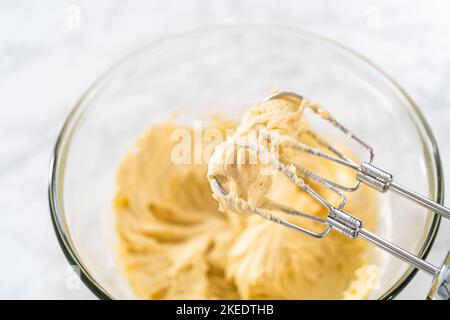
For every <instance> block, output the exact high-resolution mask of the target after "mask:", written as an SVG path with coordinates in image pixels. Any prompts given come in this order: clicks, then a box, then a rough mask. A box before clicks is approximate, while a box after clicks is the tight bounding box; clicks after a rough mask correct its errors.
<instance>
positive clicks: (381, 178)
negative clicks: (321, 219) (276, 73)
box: [263, 92, 450, 219]
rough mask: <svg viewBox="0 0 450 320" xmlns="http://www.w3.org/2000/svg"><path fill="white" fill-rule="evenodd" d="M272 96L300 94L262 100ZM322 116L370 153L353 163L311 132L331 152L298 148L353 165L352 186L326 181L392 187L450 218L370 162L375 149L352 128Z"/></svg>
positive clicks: (301, 99) (449, 210)
mask: <svg viewBox="0 0 450 320" xmlns="http://www.w3.org/2000/svg"><path fill="white" fill-rule="evenodd" d="M272 99H287V100H290V101H294V102H296V103H299V104H301V103H303V102H304V100H305V99H304V97H302V96H301V95H298V94H296V93H294V92H277V93H274V94H272V95H269V96H268V97H266V98H265V99H264V100H263V101H268V100H272ZM313 111H315V112H316V113H319V114H320V112H318V111H317V110H313ZM321 118H322V119H324V120H325V121H328V122H329V123H331V124H332V125H333V126H334V127H335V128H337V129H339V130H340V131H342V132H343V133H344V134H345V135H346V136H347V137H349V138H350V139H353V140H354V141H356V142H357V143H358V144H359V145H361V146H362V147H364V148H365V149H366V150H367V151H368V152H369V154H370V157H369V160H368V161H365V162H363V163H361V164H358V163H355V162H354V161H352V160H351V159H349V158H347V157H345V156H344V155H343V154H342V153H341V152H339V151H338V150H337V149H336V148H335V147H333V146H332V145H331V144H329V143H328V142H326V141H324V140H323V139H322V138H319V137H318V136H316V135H315V134H314V135H313V137H314V138H315V139H316V140H317V141H318V142H319V144H320V145H321V146H323V147H325V148H327V149H328V150H329V151H330V152H331V153H332V154H330V153H326V152H323V151H321V150H319V149H316V148H312V147H307V146H303V147H302V148H301V150H302V151H305V152H308V153H310V154H313V155H315V156H319V157H322V158H325V159H327V160H330V161H334V162H336V163H339V164H341V165H344V166H346V167H348V168H351V169H354V170H356V171H357V175H356V179H357V183H356V184H355V185H354V186H352V187H345V186H342V185H340V184H337V183H333V182H330V181H329V182H330V183H331V184H332V185H334V186H335V187H336V188H338V189H341V190H343V191H346V192H353V191H356V190H357V189H358V188H359V186H360V183H361V182H362V183H364V184H366V185H368V186H370V187H372V188H374V189H376V190H377V191H380V192H387V191H388V190H392V191H394V192H395V193H397V194H399V195H401V196H403V197H404V198H406V199H409V200H412V201H414V202H415V203H417V204H419V205H421V206H422V207H424V208H426V209H429V210H431V211H433V212H435V213H437V214H439V215H441V216H442V217H444V218H447V219H450V208H447V207H445V206H443V205H441V204H439V203H437V202H435V201H432V200H430V199H429V198H427V197H425V196H423V195H420V194H418V193H417V192H414V191H412V190H410V189H409V188H406V187H404V186H401V185H399V184H397V183H396V182H394V177H393V175H392V174H391V173H389V172H386V171H384V170H382V169H380V168H377V167H376V166H374V165H373V164H372V161H373V158H374V156H375V152H374V150H373V149H372V147H370V146H369V145H368V144H367V143H365V142H364V141H362V140H361V139H360V138H358V137H357V136H355V134H354V133H353V132H351V131H350V130H348V129H347V128H346V127H345V126H344V125H342V124H341V123H339V122H338V121H337V120H336V119H335V118H333V117H332V116H331V115H330V114H328V113H327V115H326V116H325V117H324V116H321Z"/></svg>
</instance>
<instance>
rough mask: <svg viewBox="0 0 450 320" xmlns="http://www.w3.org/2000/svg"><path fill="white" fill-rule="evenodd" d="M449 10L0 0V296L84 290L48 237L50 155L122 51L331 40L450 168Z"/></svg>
mask: <svg viewBox="0 0 450 320" xmlns="http://www.w3.org/2000/svg"><path fill="white" fill-rule="evenodd" d="M449 14H450V2H448V1H429V0H428V1H370V2H366V1H356V0H352V1H323V2H321V1H308V2H306V1H305V2H303V1H280V0H278V1H261V0H253V1H245V0H243V1H238V0H234V1H231V0H228V1H227V0H217V1H214V0H203V1H200V0H199V1H186V0H179V1H168V0H159V1H99V0H96V1H71V2H67V1H61V0H55V1H43V0H41V1H19V0H0V262H1V263H0V298H12V299H23V298H56V299H77V298H94V296H93V295H92V294H91V293H90V292H89V290H88V289H87V288H86V287H84V286H83V285H80V284H79V283H78V281H77V279H76V278H74V277H73V274H72V273H71V272H70V269H68V263H67V262H66V260H65V258H64V256H63V254H62V251H61V249H60V248H59V245H58V243H57V241H56V237H55V235H54V232H53V229H52V226H51V222H50V215H49V210H48V202H47V173H48V164H49V158H50V153H51V150H52V147H53V144H54V142H55V139H56V137H57V134H58V131H59V129H60V127H61V125H62V123H63V121H64V119H65V117H66V115H67V114H68V112H69V110H70V109H71V107H72V106H73V105H74V103H75V102H76V100H77V98H78V97H80V95H81V94H82V93H83V91H84V90H85V89H86V88H87V86H88V85H89V84H91V83H92V82H93V81H94V80H95V78H96V77H97V76H98V75H99V74H100V73H102V72H103V71H105V70H106V69H107V68H108V67H109V66H110V65H111V64H113V63H114V62H115V61H117V60H118V59H119V58H121V57H122V56H123V55H125V54H126V53H128V52H130V51H132V50H133V49H136V48H138V47H141V46H142V45H144V44H146V43H148V42H150V41H152V40H153V39H155V38H158V37H161V36H164V35H166V34H169V33H174V32H178V31H184V30H188V29H192V28H195V27H200V26H207V25H218V24H220V25H223V24H239V23H247V24H248V23H258V24H260V23H275V24H284V25H291V26H297V27H301V28H304V29H307V30H310V31H314V32H317V33H320V34H322V35H325V36H328V37H331V38H334V39H335V40H337V41H339V42H342V43H344V44H346V45H348V46H350V47H351V48H353V49H355V50H357V51H359V52H360V53H362V54H363V55H365V56H366V57H368V58H369V59H371V60H372V61H374V62H375V63H376V64H378V65H379V66H380V67H381V68H383V69H384V70H385V71H387V72H388V74H390V75H391V76H392V77H393V78H394V79H396V80H397V81H398V82H399V83H400V84H401V85H402V86H403V87H404V88H405V89H406V91H407V92H408V93H409V94H410V95H411V96H412V98H413V99H414V100H415V101H416V102H417V103H418V105H419V106H420V107H421V108H422V110H423V112H424V114H425V116H426V118H427V120H428V121H429V124H430V125H431V127H432V128H433V131H434V134H435V136H436V139H437V141H438V143H439V145H440V151H441V157H442V160H443V163H444V170H445V172H446V173H447V174H449V175H450V142H449V140H448V139H449V137H450V90H449V89H450V19H449V18H448V17H449ZM449 179H450V178H448V180H449ZM447 186H449V184H447ZM449 189H450V187H447V190H449ZM446 195H447V198H449V191H447V193H446ZM447 203H450V202H448V201H447ZM449 244H450V224H449V223H448V222H445V223H443V224H442V227H441V230H440V232H439V235H438V239H437V241H436V244H435V246H434V249H433V250H432V252H431V254H430V256H429V260H430V261H431V262H433V263H435V264H439V263H440V261H441V259H442V258H443V256H444V254H445V252H446V250H447V249H448V247H449ZM429 283H430V278H429V277H428V276H427V275H425V274H421V275H419V276H417V277H416V278H415V279H414V280H413V282H412V283H411V284H410V285H409V286H408V288H407V289H406V290H405V291H404V292H403V293H402V294H401V296H400V297H401V298H417V299H421V298H423V297H424V296H425V294H426V292H427V291H428V286H429Z"/></svg>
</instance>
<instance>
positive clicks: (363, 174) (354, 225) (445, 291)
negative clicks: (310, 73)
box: [211, 92, 450, 300]
mask: <svg viewBox="0 0 450 320" xmlns="http://www.w3.org/2000/svg"><path fill="white" fill-rule="evenodd" d="M272 99H286V100H289V101H291V102H294V103H298V104H300V103H302V102H303V100H304V98H303V97H302V96H300V95H298V94H296V93H293V92H278V93H275V94H272V95H270V96H268V97H266V98H265V99H264V100H263V101H268V100H272ZM305 105H306V106H307V107H309V108H310V109H311V110H312V111H313V112H314V113H316V114H318V115H319V116H320V118H322V119H324V120H326V121H328V122H330V123H331V124H332V125H333V126H334V127H335V128H337V129H339V130H340V131H341V132H343V133H344V134H345V135H346V136H347V137H349V138H350V139H352V140H353V141H355V142H356V143H358V144H359V145H361V146H362V147H363V148H364V149H365V150H367V151H368V153H369V159H368V160H367V161H365V162H362V163H355V162H354V161H352V160H351V159H349V158H348V157H346V156H345V155H344V154H343V153H342V152H340V151H339V150H337V149H336V148H335V147H333V146H332V145H331V144H330V143H328V142H327V141H325V140H324V139H323V138H321V137H319V136H317V135H316V134H315V133H313V132H311V131H308V132H306V133H307V134H308V135H309V136H310V137H311V138H313V139H314V140H315V141H316V142H317V143H318V144H319V145H320V146H322V147H323V148H325V149H326V150H328V151H329V152H324V151H322V150H321V149H318V148H314V147H311V146H308V145H306V144H304V143H302V142H299V141H297V140H296V139H293V138H292V137H289V136H285V135H279V136H277V138H282V139H278V141H280V142H279V143H280V146H282V147H285V148H291V149H293V150H298V151H301V152H307V153H309V154H312V155H314V156H318V157H321V158H324V159H327V160H330V161H333V162H335V163H338V164H340V165H343V166H346V167H348V168H351V169H353V170H355V171H356V183H355V184H354V185H353V186H344V185H341V184H339V183H336V182H333V181H330V180H328V179H325V178H323V177H320V176H318V175H316V174H315V173H313V172H311V171H309V170H308V169H306V168H302V167H299V166H297V165H295V164H294V167H295V170H292V168H293V167H292V165H293V164H286V163H283V162H281V161H279V159H277V158H276V157H274V156H273V155H271V154H270V151H269V150H267V149H265V148H260V147H259V148H255V146H254V145H252V144H249V143H248V142H245V141H241V142H240V141H236V143H235V144H237V145H238V146H240V147H245V148H249V149H251V150H253V151H254V152H256V153H257V154H258V156H259V157H262V158H265V159H266V160H267V161H268V163H270V165H271V166H272V167H273V168H274V169H276V170H278V171H280V172H281V173H283V174H284V175H285V176H286V177H287V178H288V179H290V180H291V181H292V182H293V183H295V184H296V185H297V186H298V187H299V188H301V189H302V190H304V191H306V192H307V193H308V194H309V195H310V196H312V197H313V198H314V199H315V200H317V201H318V202H319V203H320V204H321V205H322V206H324V207H325V208H326V209H327V210H328V214H327V217H326V218H325V219H320V218H318V217H314V216H311V215H309V214H308V213H304V212H299V211H296V210H293V209H291V208H286V207H282V206H280V207H279V208H275V210H280V211H282V212H284V213H287V214H290V215H295V216H300V217H303V218H305V219H309V220H312V221H315V222H318V223H321V224H323V225H324V229H323V231H321V232H315V231H311V230H308V229H305V228H303V227H301V226H298V225H295V224H292V223H290V222H288V221H287V220H284V219H282V218H280V217H278V216H276V215H274V214H273V211H272V210H273V209H274V208H271V210H268V209H264V208H259V207H255V206H252V205H251V204H249V203H248V202H247V201H246V200H244V199H240V198H236V197H235V198H233V199H231V198H230V195H229V193H228V192H227V191H226V190H224V188H223V187H222V185H221V184H220V182H219V180H218V179H217V178H216V177H214V178H213V179H212V180H211V188H212V190H213V192H214V193H215V194H216V195H218V196H220V197H222V198H223V199H225V200H229V201H233V205H234V206H236V207H238V208H239V209H240V210H242V211H248V212H251V213H254V214H257V215H259V216H261V217H262V218H264V219H267V220H270V221H272V222H275V223H278V224H281V225H283V226H286V227H288V228H291V229H294V230H296V231H299V232H303V233H305V234H307V235H310V236H313V237H316V238H324V237H325V236H326V235H327V234H328V232H329V231H330V230H331V229H335V230H337V231H339V232H341V233H342V234H344V235H346V236H348V237H350V238H352V239H356V238H357V237H361V238H363V239H366V240H367V241H369V242H371V243H373V244H375V245H376V246H378V247H379V248H381V249H383V250H385V251H387V252H389V253H390V254H392V255H394V256H396V257H398V258H400V259H402V260H403V261H405V262H407V263H409V264H410V265H412V266H414V267H415V268H417V269H419V270H422V271H425V272H427V273H428V274H430V275H431V276H433V283H432V288H431V290H430V292H429V294H428V298H429V299H433V300H450V252H449V253H448V255H447V257H446V259H445V261H444V263H443V264H442V266H441V267H440V268H439V267H436V266H434V265H432V264H430V263H429V262H427V261H425V260H422V259H420V258H419V257H417V256H416V255H414V254H412V253H410V252H408V251H406V250H404V249H402V248H400V247H398V246H396V245H394V244H393V243H391V242H389V241H387V240H385V239H383V238H381V237H379V236H377V235H375V234H373V233H371V232H369V231H368V230H366V229H364V227H363V221H361V220H360V219H358V218H356V217H354V216H352V215H350V214H348V213H347V212H345V211H344V206H345V203H346V197H345V194H344V192H354V191H356V190H357V189H358V188H359V187H360V185H361V183H364V184H366V185H368V186H370V187H372V188H374V189H375V190H377V191H379V192H387V191H388V190H392V191H394V192H396V193H398V194H400V195H401V196H403V197H405V198H407V199H410V200H412V201H414V202H416V203H417V204H419V205H421V206H423V207H424V208H427V209H429V210H431V211H433V212H435V213H437V214H439V215H441V216H442V217H445V218H447V219H450V209H449V208H447V207H444V206H442V205H440V204H438V203H436V202H434V201H432V200H430V199H428V198H426V197H424V196H422V195H420V194H418V193H416V192H414V191H412V190H410V189H408V188H406V187H403V186H401V185H399V184H397V183H395V182H394V180H393V175H392V174H390V173H388V172H386V171H384V170H382V169H380V168H377V167H375V166H374V165H373V164H372V162H373V159H374V155H375V153H374V150H373V149H372V148H371V147H370V146H369V145H368V144H366V143H365V142H363V141H362V140H361V139H359V138H358V137H356V136H355V135H354V134H353V133H352V132H350V131H349V130H348V129H347V128H346V127H344V126H343V125H342V124H341V123H339V122H338V121H337V120H336V119H334V118H333V117H332V116H331V115H330V114H329V113H328V112H326V111H325V110H324V109H322V108H320V107H319V106H318V105H314V106H313V107H311V106H310V105H308V104H305ZM257 130H258V132H259V133H260V134H262V135H264V136H265V137H267V138H268V139H269V138H270V137H273V136H274V135H277V133H273V132H267V131H266V129H265V128H262V127H261V128H258V129H257ZM298 174H299V175H298ZM303 178H309V179H311V180H313V181H315V182H317V183H319V184H321V185H323V186H325V187H326V188H328V189H330V190H332V191H333V192H334V193H336V194H337V195H338V197H339V199H340V201H339V205H338V206H337V207H335V206H333V205H331V204H330V203H329V202H328V201H327V200H325V199H324V198H323V197H322V196H320V195H319V194H318V193H317V192H315V191H314V189H312V188H311V186H309V185H308V184H306V183H305V182H304V180H303Z"/></svg>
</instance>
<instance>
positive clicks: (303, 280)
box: [115, 100, 379, 299]
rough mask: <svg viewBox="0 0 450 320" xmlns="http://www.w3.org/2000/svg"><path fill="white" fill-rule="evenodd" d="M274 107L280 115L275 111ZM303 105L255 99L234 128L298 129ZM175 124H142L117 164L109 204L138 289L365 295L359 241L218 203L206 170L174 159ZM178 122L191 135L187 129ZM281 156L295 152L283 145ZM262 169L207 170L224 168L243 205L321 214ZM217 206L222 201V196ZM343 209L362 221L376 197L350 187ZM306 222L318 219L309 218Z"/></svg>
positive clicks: (365, 262) (373, 279)
mask: <svg viewBox="0 0 450 320" xmlns="http://www.w3.org/2000/svg"><path fill="white" fill-rule="evenodd" d="M280 111H282V113H283V114H288V115H289V117H284V116H283V117H281V118H276V114H278V115H280V114H281V113H280ZM286 112H287V113H286ZM302 112H303V110H302V109H299V108H298V107H296V106H294V105H292V104H290V103H288V102H286V101H283V100H275V101H272V102H270V103H265V104H258V105H257V106H255V107H254V108H252V109H251V110H250V111H249V112H247V113H246V115H245V116H244V119H243V122H242V124H241V125H240V126H239V127H238V130H237V133H236V134H238V135H242V136H244V135H246V134H247V133H248V130H249V129H251V128H252V127H254V126H255V125H256V124H261V123H264V125H265V126H267V127H270V128H278V129H281V130H283V133H287V134H289V135H292V136H296V137H299V133H300V131H301V129H302V128H305V126H306V124H305V123H304V121H303V120H301V119H302ZM293 119H298V120H293ZM296 121H297V122H296ZM298 121H299V122H298ZM217 127H218V128H219V129H220V130H221V131H222V132H224V130H225V129H227V128H229V124H227V123H226V122H223V123H219V124H218V125H217ZM179 128H180V126H176V125H174V124H172V123H167V124H161V125H158V126H154V127H152V128H150V129H149V130H148V132H147V133H146V134H144V135H143V136H142V137H141V138H140V140H139V143H138V148H137V151H135V152H134V153H129V154H128V155H127V156H126V157H125V158H124V160H123V162H122V164H121V166H120V168H119V171H118V183H117V185H118V191H117V195H116V198H115V208H116V222H117V231H118V234H119V243H120V257H121V260H122V263H123V265H124V269H125V274H126V277H127V279H128V280H129V282H130V284H131V286H132V288H133V289H134V291H135V293H136V294H137V296H139V297H140V298H144V299H239V298H242V299H359V298H366V297H367V296H368V294H370V292H371V291H372V289H373V287H374V286H375V285H376V283H377V278H378V272H379V271H378V270H379V269H378V267H376V266H374V265H372V264H371V263H370V257H369V253H368V247H367V246H366V244H365V243H364V242H363V241H360V240H351V239H348V238H346V237H345V236H342V235H340V234H338V233H337V232H334V231H332V232H331V233H330V234H329V235H328V236H327V237H326V238H325V239H315V238H312V237H309V236H307V235H304V234H301V233H299V232H295V231H293V230H290V229H287V228H285V227H282V226H280V225H277V224H274V223H271V222H268V221H266V220H263V219H261V218H260V217H258V216H252V215H236V214H234V213H229V212H225V213H223V212H220V211H219V209H218V207H219V205H218V203H217V201H216V200H215V199H214V198H213V197H212V195H211V193H212V192H211V189H210V186H209V182H208V180H207V178H206V176H207V171H208V165H207V163H202V164H175V163H174V161H173V156H172V152H173V149H174V147H175V146H176V145H177V143H178V142H177V141H171V139H170V137H171V135H172V133H173V132H174V130H177V129H179ZM182 128H183V127H182ZM185 129H186V130H188V132H189V133H190V134H192V129H190V128H185ZM299 138H300V137H299ZM203 142H204V143H203V146H198V145H195V146H194V148H210V147H211V142H208V141H206V140H205V141H203ZM219 149H220V148H219ZM197 151H199V150H197ZM193 152H195V150H193ZM239 152H244V153H245V152H248V151H239V150H236V154H235V155H234V156H238V153H239ZM218 154H220V150H219V151H218ZM241 156H242V154H241ZM284 156H286V157H288V158H290V157H294V155H293V154H289V153H285V154H284ZM215 157H218V158H220V156H217V155H215ZM291 160H299V161H301V163H302V165H308V166H309V169H313V170H316V171H317V172H319V173H321V174H326V175H327V177H329V178H339V180H340V181H342V180H349V179H350V178H351V176H350V173H349V172H347V171H342V170H339V167H335V166H331V165H330V164H329V163H328V162H324V161H321V160H317V158H314V159H312V158H310V157H308V156H305V157H302V158H301V159H297V158H295V159H291ZM262 170H265V169H264V168H263V166H261V165H250V164H245V163H244V164H243V165H239V166H238V165H221V164H220V163H218V162H216V165H215V166H214V164H212V166H211V167H210V171H209V174H210V175H211V174H220V175H222V176H223V177H228V178H230V177H232V178H233V179H228V180H225V179H224V180H223V182H224V184H225V186H226V187H227V188H228V189H227V190H231V191H232V192H234V193H236V194H238V195H239V196H242V197H243V198H245V199H249V200H250V201H251V203H252V204H255V205H263V204H268V203H270V201H277V202H281V203H283V204H285V205H289V206H292V207H295V208H296V209H298V210H301V211H305V212H308V213H310V214H313V215H316V216H324V215H325V214H326V210H325V209H324V208H323V207H322V206H320V205H318V204H317V202H315V201H314V200H312V198H310V197H309V196H307V195H306V194H305V193H304V192H301V191H299V190H298V188H296V187H295V186H294V185H293V184H292V183H288V182H287V181H284V180H283V179H282V178H281V177H278V176H276V175H275V176H271V175H266V173H267V172H262ZM262 173H264V174H262ZM306 182H307V183H311V184H312V185H314V183H312V182H311V181H308V180H306ZM316 187H318V186H316ZM319 191H320V192H321V193H323V194H326V193H327V192H328V191H326V190H321V189H319ZM267 195H270V201H269V202H268V197H267ZM330 196H331V195H330ZM219 200H220V199H219ZM221 208H222V209H223V210H225V211H226V209H229V208H227V206H226V204H224V203H221ZM346 210H347V211H348V212H350V213H352V214H354V215H356V216H358V217H360V218H362V219H363V221H364V222H365V226H366V227H367V228H368V229H371V228H372V227H373V226H374V224H375V222H376V204H375V199H374V195H373V193H372V191H370V190H369V189H365V188H363V189H362V190H361V191H359V192H358V194H357V195H355V196H353V195H349V197H348V204H347V206H346ZM299 223H300V224H302V225H303V226H305V223H304V222H300V221H299ZM310 227H312V228H319V226H316V225H312V224H311V225H310Z"/></svg>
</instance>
